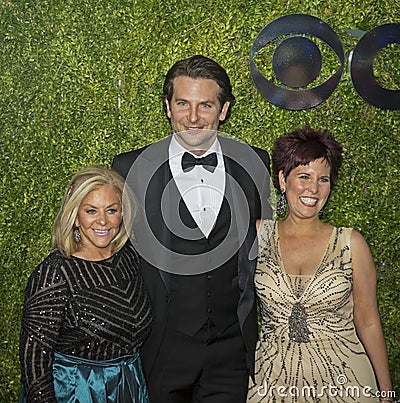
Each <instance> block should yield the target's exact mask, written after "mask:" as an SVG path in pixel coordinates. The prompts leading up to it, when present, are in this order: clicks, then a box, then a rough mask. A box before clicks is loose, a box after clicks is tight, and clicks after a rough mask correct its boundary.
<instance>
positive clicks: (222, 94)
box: [162, 55, 235, 120]
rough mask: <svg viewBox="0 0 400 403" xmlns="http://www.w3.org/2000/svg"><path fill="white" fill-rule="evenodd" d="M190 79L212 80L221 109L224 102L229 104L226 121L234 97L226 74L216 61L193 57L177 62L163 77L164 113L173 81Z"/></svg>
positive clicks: (170, 95) (200, 56)
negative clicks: (178, 78) (184, 78)
mask: <svg viewBox="0 0 400 403" xmlns="http://www.w3.org/2000/svg"><path fill="white" fill-rule="evenodd" d="M182 76H183V77H190V78H192V79H194V80H197V79H208V80H213V81H215V82H216V83H217V84H218V87H219V91H218V101H219V103H220V107H221V108H222V107H223V105H224V104H225V102H230V105H229V109H228V112H227V114H226V118H225V120H226V119H228V117H229V115H230V112H231V108H232V105H233V103H234V102H235V97H234V95H233V94H232V86H231V82H230V80H229V77H228V74H227V72H226V71H225V69H223V68H222V67H221V66H220V65H219V64H218V63H217V62H216V61H214V60H212V59H210V58H208V57H205V56H202V55H195V56H192V57H189V58H188V59H184V60H179V61H178V62H176V63H175V64H174V65H173V66H172V67H171V68H170V69H169V71H168V72H167V75H166V77H165V81H164V86H163V93H162V101H163V106H164V111H165V112H166V111H167V109H166V102H165V101H166V100H168V102H171V99H172V95H173V93H174V79H175V78H177V77H182Z"/></svg>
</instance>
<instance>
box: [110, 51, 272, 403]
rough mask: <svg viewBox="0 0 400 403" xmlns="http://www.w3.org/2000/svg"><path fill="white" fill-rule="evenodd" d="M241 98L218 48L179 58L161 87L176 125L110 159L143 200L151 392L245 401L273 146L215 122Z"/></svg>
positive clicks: (141, 244) (165, 398) (158, 397)
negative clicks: (251, 141)
mask: <svg viewBox="0 0 400 403" xmlns="http://www.w3.org/2000/svg"><path fill="white" fill-rule="evenodd" d="M234 100H235V98H234V96H233V94H232V88H231V83H230V80H229V77H228V75H227V73H226V71H225V70H224V69H223V68H222V67H221V66H220V65H219V64H218V63H216V62H215V61H214V60H211V59H209V58H207V57H204V56H201V55H197V56H193V57H191V58H189V59H185V60H181V61H178V62H177V63H175V64H174V65H173V67H172V68H171V69H170V70H169V71H168V73H167V75H166V79H165V82H164V87H163V103H164V108H165V112H166V115H167V117H168V118H169V120H170V123H171V127H172V135H170V136H168V137H166V138H164V139H162V140H160V141H158V142H156V143H154V144H151V145H149V146H147V147H144V148H142V149H139V150H134V151H131V152H127V153H123V154H120V155H118V156H116V157H115V158H114V161H113V164H112V166H113V168H114V169H115V170H116V171H118V172H119V173H120V174H121V175H122V176H124V177H125V178H126V182H127V183H128V184H129V185H130V186H131V187H132V189H133V190H134V192H135V194H136V196H137V199H138V202H139V205H140V206H141V207H142V208H143V214H142V216H141V220H140V221H139V222H138V223H137V225H136V227H135V238H136V240H137V247H138V251H139V253H140V255H141V257H142V270H141V271H142V275H143V279H144V281H145V284H146V287H147V290H148V292H149V294H150V298H151V301H152V308H153V326H152V332H151V334H150V336H149V338H148V339H147V341H146V342H145V344H144V345H143V348H142V352H141V358H142V363H143V368H144V373H145V376H146V378H147V384H148V389H149V396H150V401H151V402H152V403H191V402H204V403H228V402H230V403H240V402H245V401H246V395H247V387H248V379H249V378H248V377H249V375H252V374H253V371H254V350H255V345H256V341H257V313H256V305H255V290H254V282H253V277H254V271H255V265H256V255H257V244H256V238H257V237H256V229H255V228H256V227H255V221H256V219H258V218H269V217H270V211H271V210H270V209H269V207H268V197H269V174H268V172H269V156H268V154H267V152H266V151H263V150H261V149H259V148H255V147H250V146H247V145H246V144H243V143H241V142H239V141H236V140H233V139H230V138H227V137H225V136H222V135H220V134H221V133H219V132H218V127H219V124H220V123H222V122H223V121H225V120H226V119H227V118H228V116H229V114H230V111H231V107H232V105H233V103H234Z"/></svg>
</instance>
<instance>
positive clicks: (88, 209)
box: [75, 185, 122, 260]
mask: <svg viewBox="0 0 400 403" xmlns="http://www.w3.org/2000/svg"><path fill="white" fill-rule="evenodd" d="M121 221H122V203H121V196H120V195H119V193H118V192H117V191H116V190H115V188H114V187H113V186H110V185H107V186H101V187H100V188H98V189H96V190H93V191H91V192H89V193H88V194H87V196H86V197H85V198H84V199H83V200H82V203H81V205H80V206H79V210H78V214H77V217H76V220H75V225H76V226H77V227H79V231H80V234H81V241H80V243H81V248H80V250H79V252H78V253H76V255H77V256H78V257H81V258H84V259H87V260H99V259H105V258H107V257H110V256H111V251H112V244H111V242H112V241H113V239H114V238H115V237H116V236H117V234H118V232H119V229H120V225H121Z"/></svg>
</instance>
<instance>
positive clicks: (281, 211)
mask: <svg viewBox="0 0 400 403" xmlns="http://www.w3.org/2000/svg"><path fill="white" fill-rule="evenodd" d="M286 206H287V201H286V192H285V190H282V193H281V194H280V195H279V199H278V202H277V203H276V213H277V214H278V215H279V216H284V215H285V213H286Z"/></svg>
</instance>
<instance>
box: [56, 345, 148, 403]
mask: <svg viewBox="0 0 400 403" xmlns="http://www.w3.org/2000/svg"><path fill="white" fill-rule="evenodd" d="M53 377H54V391H55V394H56V397H57V401H58V402H59V403H77V402H80V403H148V401H149V398H148V395H147V388H146V383H145V379H144V375H143V370H142V365H141V361H140V357H139V353H136V354H135V355H132V356H124V357H120V358H116V359H113V360H105V361H93V360H86V359H82V358H78V357H74V356H70V355H65V354H59V353H55V354H54V363H53Z"/></svg>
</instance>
